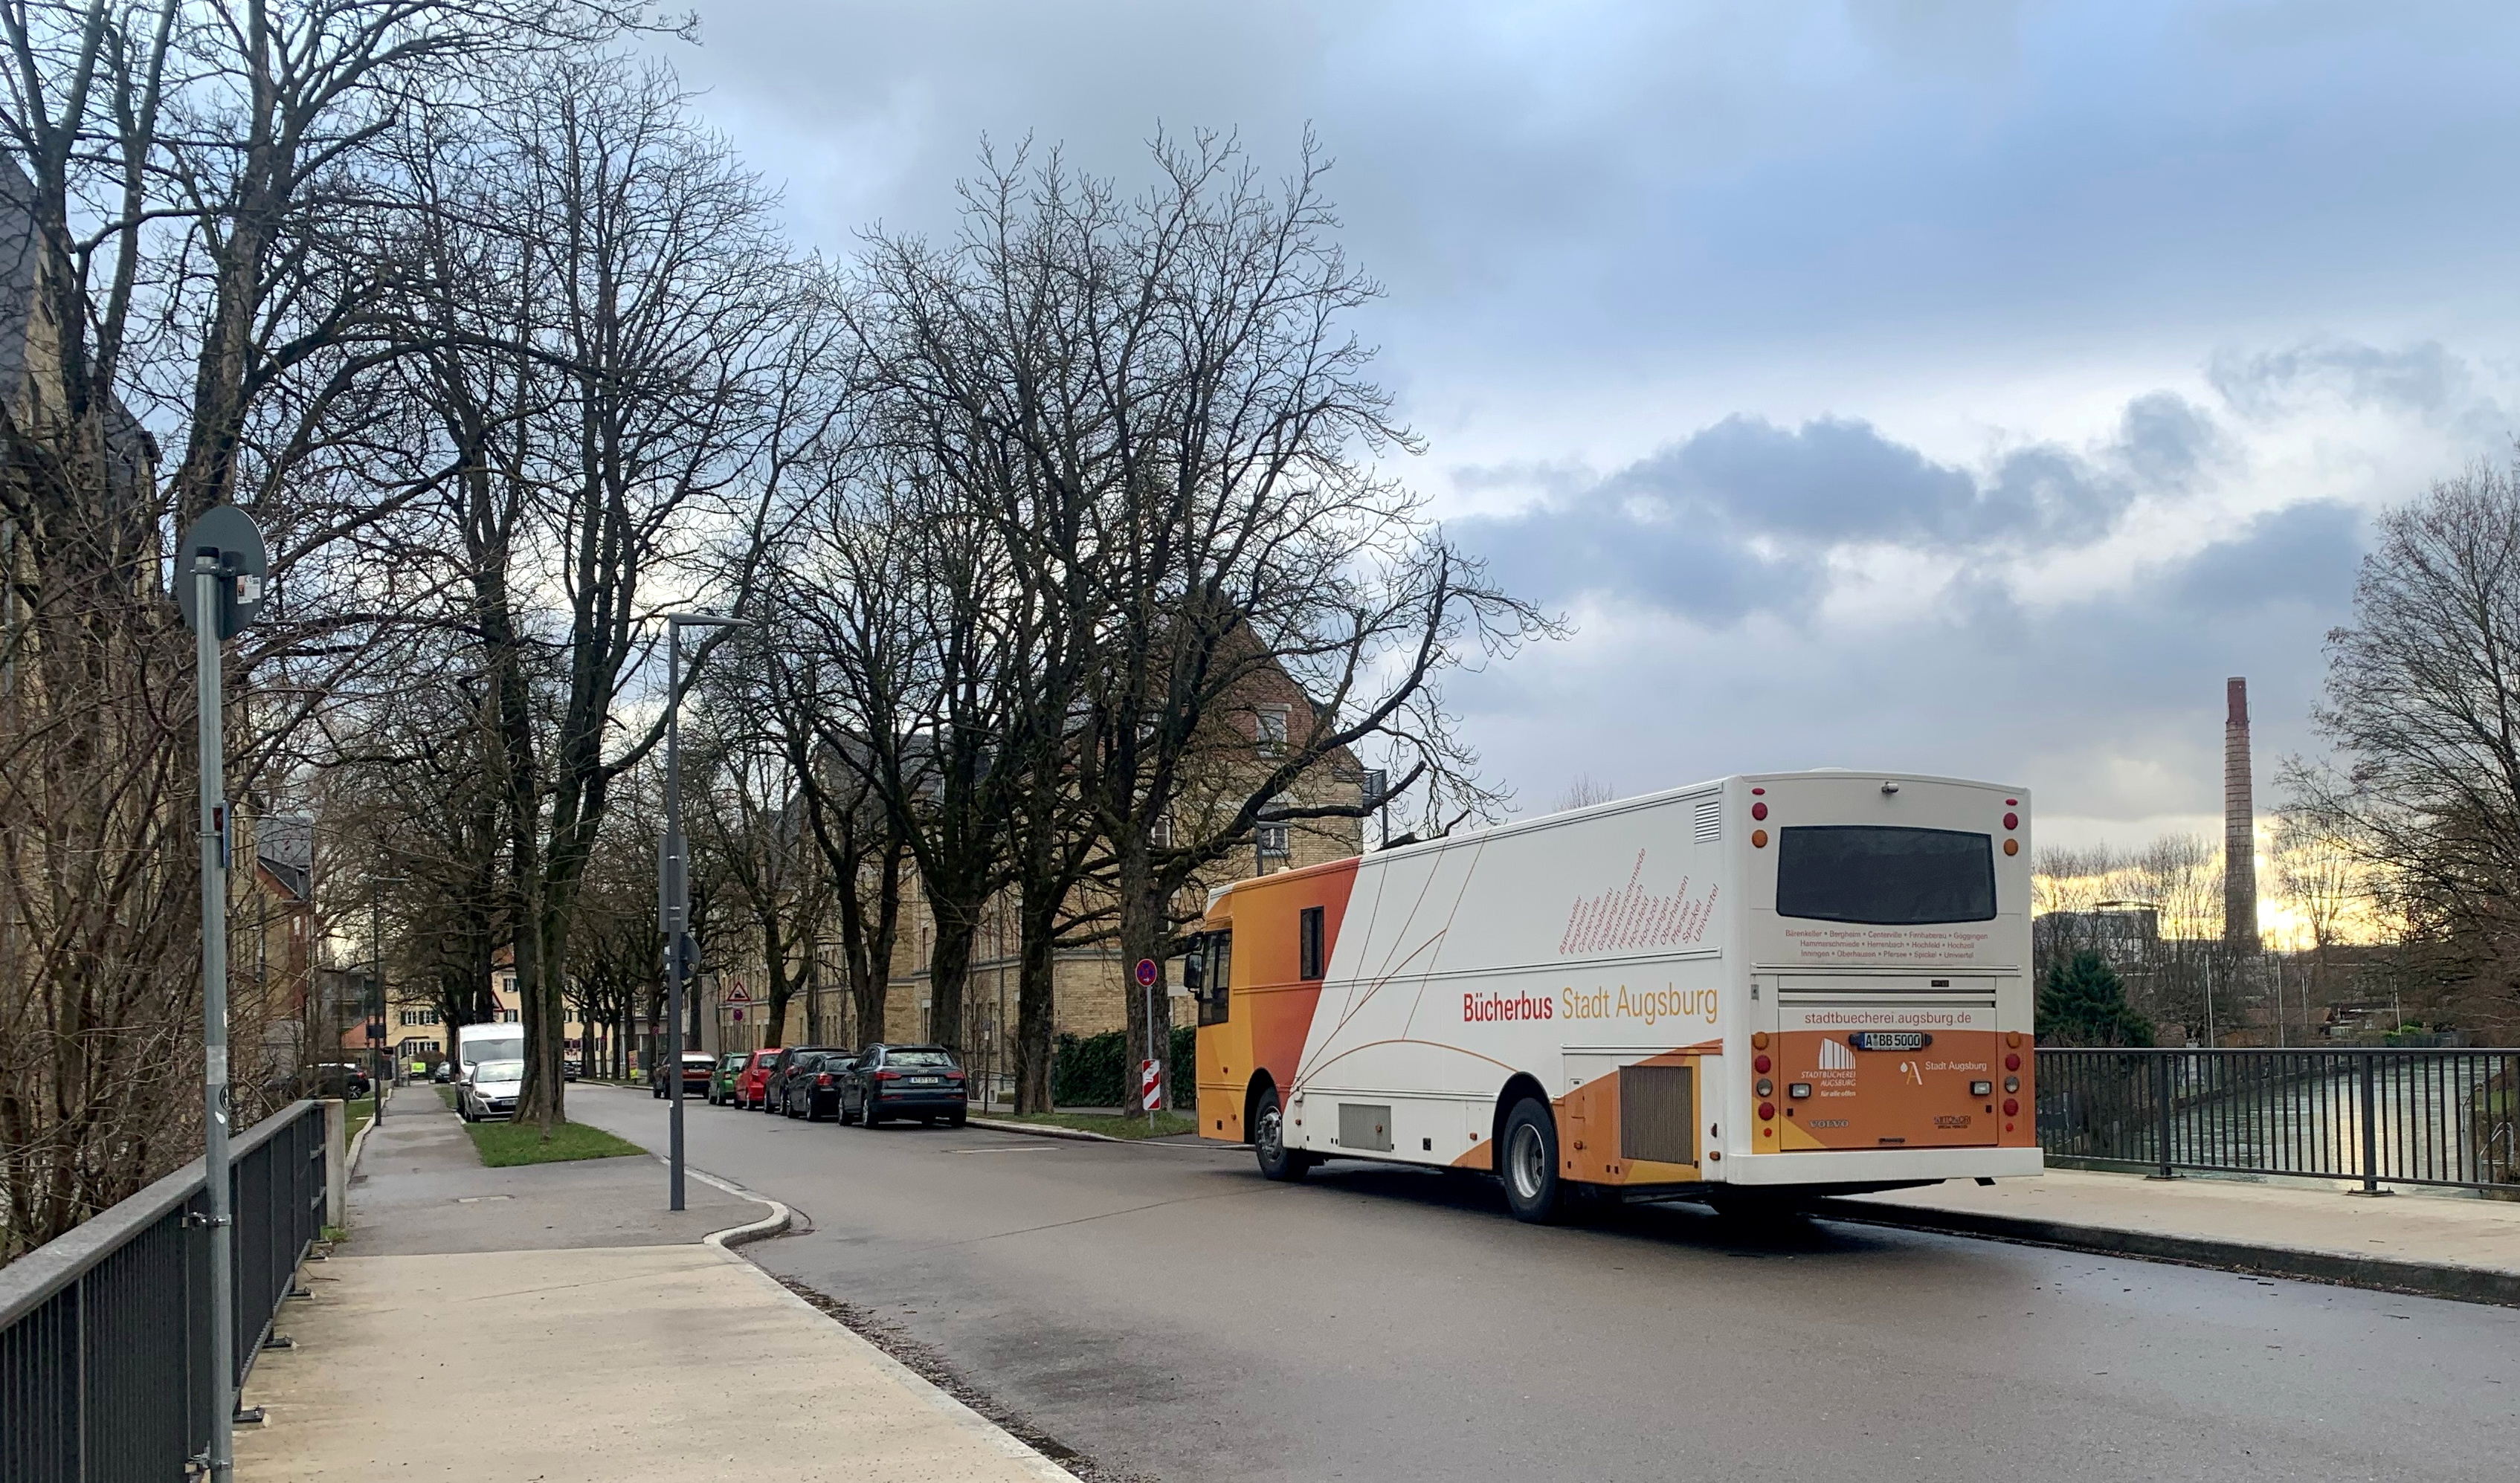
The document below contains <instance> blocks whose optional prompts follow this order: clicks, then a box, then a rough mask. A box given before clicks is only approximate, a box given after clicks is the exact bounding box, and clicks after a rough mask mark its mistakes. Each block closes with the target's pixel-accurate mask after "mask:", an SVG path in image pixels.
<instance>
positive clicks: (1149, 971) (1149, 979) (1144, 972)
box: [1138, 958, 1155, 989]
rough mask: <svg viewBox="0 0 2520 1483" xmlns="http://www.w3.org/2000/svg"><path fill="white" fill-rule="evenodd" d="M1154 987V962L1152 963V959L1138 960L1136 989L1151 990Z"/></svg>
mask: <svg viewBox="0 0 2520 1483" xmlns="http://www.w3.org/2000/svg"><path fill="white" fill-rule="evenodd" d="M1154 986H1155V961H1154V960H1153V959H1151V958H1141V959H1139V960H1138V987H1140V988H1142V989H1151V988H1153V987H1154Z"/></svg>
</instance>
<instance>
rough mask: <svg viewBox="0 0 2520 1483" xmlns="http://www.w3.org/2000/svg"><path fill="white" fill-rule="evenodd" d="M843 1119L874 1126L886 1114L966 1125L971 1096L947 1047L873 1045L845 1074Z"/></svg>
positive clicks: (842, 1075) (841, 1081) (841, 1087)
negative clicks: (965, 1120)
mask: <svg viewBox="0 0 2520 1483" xmlns="http://www.w3.org/2000/svg"><path fill="white" fill-rule="evenodd" d="M840 1094H841V1095H840V1121H842V1122H844V1123H851V1122H853V1123H857V1124H859V1125H861V1126H863V1127H869V1128H872V1127H874V1126H875V1125H876V1124H877V1123H879V1122H881V1121H883V1120H884V1119H885V1118H887V1117H915V1118H918V1119H919V1120H920V1121H921V1122H924V1123H935V1122H939V1121H942V1122H946V1123H949V1124H951V1125H953V1126H954V1127H957V1128H959V1127H961V1126H963V1118H964V1115H965V1113H967V1111H968V1110H969V1109H970V1104H971V1103H970V1094H969V1091H968V1088H967V1083H966V1082H965V1081H964V1079H963V1068H962V1066H961V1065H960V1064H958V1063H957V1062H956V1061H955V1059H954V1053H953V1052H951V1051H948V1050H946V1049H945V1048H944V1047H943V1046H869V1047H867V1048H866V1049H865V1050H863V1051H861V1052H859V1053H858V1058H857V1061H856V1063H855V1064H853V1065H851V1066H850V1067H849V1068H848V1069H847V1070H846V1071H843V1072H841V1073H840Z"/></svg>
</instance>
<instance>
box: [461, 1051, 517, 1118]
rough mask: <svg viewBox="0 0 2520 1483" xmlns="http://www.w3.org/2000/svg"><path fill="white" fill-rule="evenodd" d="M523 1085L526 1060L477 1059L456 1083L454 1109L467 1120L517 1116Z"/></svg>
mask: <svg viewBox="0 0 2520 1483" xmlns="http://www.w3.org/2000/svg"><path fill="white" fill-rule="evenodd" d="M524 1086H525V1063H524V1062H523V1061H521V1060H482V1061H475V1062H473V1063H472V1066H470V1067H469V1068H467V1069H466V1071H465V1073H464V1076H463V1079H462V1080H460V1081H458V1082H457V1083H456V1084H455V1110H456V1111H457V1112H458V1113H460V1114H462V1115H463V1118H464V1120H465V1121H466V1122H468V1123H477V1122H483V1121H498V1122H505V1121H507V1120H508V1119H510V1118H512V1117H514V1116H516V1115H517V1094H518V1093H520V1092H522V1091H523V1090H524Z"/></svg>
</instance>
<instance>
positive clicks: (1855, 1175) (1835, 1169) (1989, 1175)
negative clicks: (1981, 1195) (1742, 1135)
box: [1709, 1148, 2047, 1188]
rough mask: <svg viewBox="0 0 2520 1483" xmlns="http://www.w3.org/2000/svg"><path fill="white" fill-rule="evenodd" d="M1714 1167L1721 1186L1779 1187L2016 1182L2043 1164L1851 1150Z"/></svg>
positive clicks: (1999, 1152) (1764, 1156)
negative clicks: (1977, 1181) (1981, 1180)
mask: <svg viewBox="0 0 2520 1483" xmlns="http://www.w3.org/2000/svg"><path fill="white" fill-rule="evenodd" d="M1716 1167H1717V1168H1721V1169H1722V1170H1723V1175H1722V1179H1723V1180H1724V1182H1725V1183H1727V1184H1733V1185H1757V1186H1760V1187H1762V1188H1781V1187H1786V1186H1792V1185H1858V1184H1872V1183H1875V1182H1880V1183H1886V1184H1896V1183H1911V1184H1925V1183H1930V1182H1932V1181H1935V1180H1946V1179H2019V1178H2022V1177H2024V1176H2028V1175H2036V1174H2040V1173H2044V1172H2045V1171H2046V1169H2047V1160H2046V1158H2045V1156H2044V1155H2042V1154H2041V1153H2040V1151H2039V1150H2038V1149H2037V1148H1882V1149H1878V1150H1874V1149H1869V1148H1857V1149H1852V1150H1849V1151H1846V1152H1841V1153H1821V1152H1806V1153H1748V1154H1741V1155H1737V1156H1735V1157H1733V1158H1728V1159H1726V1160H1724V1162H1723V1163H1722V1164H1720V1165H1717V1166H1716ZM1709 1172H1712V1170H1710V1171H1709Z"/></svg>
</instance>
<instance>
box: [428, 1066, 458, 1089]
mask: <svg viewBox="0 0 2520 1483" xmlns="http://www.w3.org/2000/svg"><path fill="white" fill-rule="evenodd" d="M428 1079H429V1080H430V1081H433V1082H435V1083H437V1084H438V1085H439V1086H441V1087H451V1086H453V1085H455V1062H453V1061H451V1060H441V1061H439V1062H438V1063H437V1069H436V1070H434V1071H431V1072H429V1073H428Z"/></svg>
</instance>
